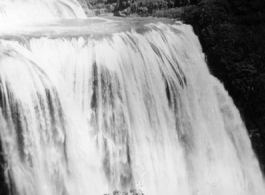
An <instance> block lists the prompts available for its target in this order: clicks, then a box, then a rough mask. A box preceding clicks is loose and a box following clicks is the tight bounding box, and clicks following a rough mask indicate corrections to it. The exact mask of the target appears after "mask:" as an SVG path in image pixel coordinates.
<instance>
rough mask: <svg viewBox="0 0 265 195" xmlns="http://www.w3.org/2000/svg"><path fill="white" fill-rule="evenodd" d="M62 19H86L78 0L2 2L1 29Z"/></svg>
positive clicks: (0, 5) (19, 0)
mask: <svg viewBox="0 0 265 195" xmlns="http://www.w3.org/2000/svg"><path fill="white" fill-rule="evenodd" d="M60 18H66V19H71V18H83V19H84V18H86V14H85V12H84V11H83V10H82V7H81V6H80V4H78V2H77V1H76V0H1V1H0V28H1V29H4V28H14V27H16V26H18V25H25V24H32V23H40V22H47V21H50V20H54V19H60Z"/></svg>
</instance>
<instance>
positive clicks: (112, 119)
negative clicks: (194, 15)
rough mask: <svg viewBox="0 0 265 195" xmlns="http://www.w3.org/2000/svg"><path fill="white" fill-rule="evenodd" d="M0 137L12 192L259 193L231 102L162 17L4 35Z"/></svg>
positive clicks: (187, 32)
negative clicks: (160, 19) (159, 20)
mask: <svg viewBox="0 0 265 195" xmlns="http://www.w3.org/2000/svg"><path fill="white" fill-rule="evenodd" d="M148 23H151V24H148ZM102 29H104V31H102ZM0 136H1V142H2V146H3V153H4V156H5V159H6V161H7V164H6V167H5V175H6V182H7V183H8V185H9V186H10V192H11V193H13V194H19V195H87V194H93V195H97V194H98V195H103V194H106V193H112V192H113V191H114V190H119V191H123V192H129V190H130V189H137V190H141V191H142V192H143V193H144V194H146V195H149V194H154V195H161V194H167V195H177V194H181V195H261V194H264V193H265V187H264V186H265V185H264V181H263V178H262V174H261V171H260V168H259V165H258V161H257V159H256V157H255V155H254V153H253V151H252V148H251V144H250V140H249V138H248V136H247V133H246V129H245V127H244V124H243V122H242V120H241V119H240V115H239V113H238V111H237V109H236V108H235V106H234V104H233V102H232V100H231V98H230V97H229V96H228V94H227V92H226V91H225V90H224V88H223V86H222V85H221V84H220V82H219V81H218V80H217V79H215V78H214V77H213V76H211V75H210V74H209V71H208V69H207V66H206V64H205V61H204V55H203V53H202V50H201V46H200V43H199V41H198V39H197V37H196V36H195V35H194V33H193V31H192V29H191V27H190V26H188V25H184V24H181V23H174V22H172V21H169V20H164V23H160V22H158V21H156V20H155V19H149V20H148V19H146V20H143V19H126V21H125V22H124V21H122V20H119V19H114V18H110V19H99V18H97V19H90V20H86V21H79V20H70V21H65V20H64V21H58V22H57V24H56V25H55V24H46V25H43V24H42V25H41V26H38V25H31V27H30V28H18V30H17V31H13V32H12V31H8V32H7V31H1V32H0Z"/></svg>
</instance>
